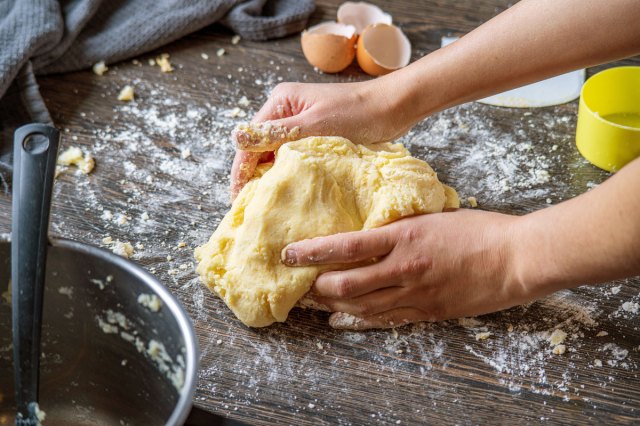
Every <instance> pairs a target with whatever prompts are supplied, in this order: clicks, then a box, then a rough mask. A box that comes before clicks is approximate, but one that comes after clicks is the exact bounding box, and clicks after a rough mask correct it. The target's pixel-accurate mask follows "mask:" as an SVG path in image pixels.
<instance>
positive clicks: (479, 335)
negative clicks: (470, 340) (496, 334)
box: [476, 331, 493, 341]
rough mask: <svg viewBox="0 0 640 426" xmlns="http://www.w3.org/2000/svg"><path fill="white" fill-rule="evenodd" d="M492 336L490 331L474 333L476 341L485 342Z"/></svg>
mask: <svg viewBox="0 0 640 426" xmlns="http://www.w3.org/2000/svg"><path fill="white" fill-rule="evenodd" d="M492 335H493V333H491V332H490V331H483V332H481V333H476V341H478V340H487V339H488V338H489V337H491V336H492Z"/></svg>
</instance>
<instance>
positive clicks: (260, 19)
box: [0, 0, 315, 192]
mask: <svg viewBox="0 0 640 426" xmlns="http://www.w3.org/2000/svg"><path fill="white" fill-rule="evenodd" d="M314 8H315V4H314V0H289V1H287V0H206V1H202V0H75V1H67V0H29V1H25V0H2V1H0V190H4V191H5V192H6V191H8V182H9V177H10V173H11V152H12V147H11V142H12V140H13V132H14V130H15V129H16V127H18V126H21V125H23V124H26V123H29V122H41V123H48V124H51V118H50V116H49V113H48V111H47V108H46V106H45V104H44V101H43V100H42V97H41V96H40V92H39V90H38V85H37V82H36V78H35V76H36V75H45V74H52V73H61V72H68V71H75V70H80V69H84V68H89V67H91V66H92V65H93V64H95V63H96V62H99V61H105V62H107V63H113V62H117V61H121V60H124V59H128V58H132V57H135V56H138V55H140V54H142V53H145V52H148V51H151V50H154V49H157V48H159V47H160V46H163V45H165V44H167V43H169V42H172V41H174V40H177V39H179V38H180V37H183V36H185V35H187V34H189V33H192V32H194V31H196V30H199V29H201V28H203V27H205V26H207V25H210V24H212V23H214V22H219V23H221V24H222V25H225V26H226V27H228V28H230V29H231V30H233V31H234V32H235V33H236V34H238V35H240V36H241V37H242V38H244V39H249V40H267V39H270V38H276V37H283V36H285V35H288V34H291V33H295V32H299V31H302V30H303V29H304V27H305V25H306V23H307V19H308V18H309V16H310V15H311V13H312V12H313V10H314Z"/></svg>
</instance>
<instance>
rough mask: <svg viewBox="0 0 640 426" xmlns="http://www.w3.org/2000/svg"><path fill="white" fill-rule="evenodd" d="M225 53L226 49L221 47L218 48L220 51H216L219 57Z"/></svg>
mask: <svg viewBox="0 0 640 426" xmlns="http://www.w3.org/2000/svg"><path fill="white" fill-rule="evenodd" d="M224 54H225V50H224V49H222V48H220V49H218V51H217V52H216V56H217V57H218V58H219V57H221V56H223V55H224Z"/></svg>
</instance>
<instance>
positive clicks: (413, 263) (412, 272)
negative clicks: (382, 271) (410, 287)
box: [393, 258, 429, 277]
mask: <svg viewBox="0 0 640 426" xmlns="http://www.w3.org/2000/svg"><path fill="white" fill-rule="evenodd" d="M428 269H429V262H428V259H423V258H411V259H405V260H402V261H400V262H398V263H397V264H396V265H395V266H394V270H393V272H394V275H398V276H405V277H406V276H408V277H413V276H417V275H421V274H422V273H424V272H425V271H426V270H428Z"/></svg>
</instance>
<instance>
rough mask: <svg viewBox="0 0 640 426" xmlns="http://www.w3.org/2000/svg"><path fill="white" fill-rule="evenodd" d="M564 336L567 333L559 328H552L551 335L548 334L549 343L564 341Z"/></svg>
mask: <svg viewBox="0 0 640 426" xmlns="http://www.w3.org/2000/svg"><path fill="white" fill-rule="evenodd" d="M566 337H567V333H565V332H564V331H562V330H561V329H557V330H553V333H551V336H549V343H551V345H552V346H556V345H559V344H560V343H562V342H564V339H565V338H566Z"/></svg>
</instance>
